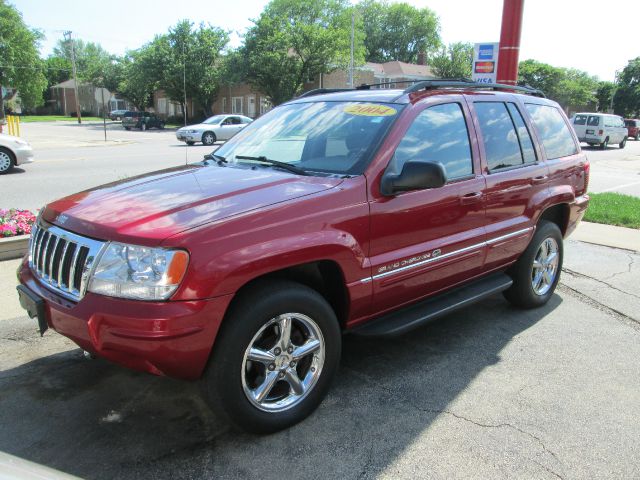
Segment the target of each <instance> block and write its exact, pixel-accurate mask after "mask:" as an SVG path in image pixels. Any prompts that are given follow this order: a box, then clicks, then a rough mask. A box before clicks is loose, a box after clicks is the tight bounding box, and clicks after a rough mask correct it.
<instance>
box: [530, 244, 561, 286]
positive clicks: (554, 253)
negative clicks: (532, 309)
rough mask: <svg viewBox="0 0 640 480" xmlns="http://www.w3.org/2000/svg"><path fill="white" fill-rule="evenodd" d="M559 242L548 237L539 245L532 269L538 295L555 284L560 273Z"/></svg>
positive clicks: (533, 283) (532, 281)
mask: <svg viewBox="0 0 640 480" xmlns="http://www.w3.org/2000/svg"><path fill="white" fill-rule="evenodd" d="M559 260H560V256H559V254H558V243H557V242H556V241H555V239H553V238H550V237H547V238H545V239H544V241H543V242H542V243H541V244H540V247H538V251H537V252H536V255H535V257H534V259H533V268H532V270H531V287H532V288H533V291H534V293H535V294H536V295H541V296H542V295H545V294H546V293H547V292H548V291H549V290H550V289H551V287H552V286H553V284H554V281H555V279H556V275H557V274H558V261H559Z"/></svg>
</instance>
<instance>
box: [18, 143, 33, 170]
mask: <svg viewBox="0 0 640 480" xmlns="http://www.w3.org/2000/svg"><path fill="white" fill-rule="evenodd" d="M14 152H15V154H16V165H22V164H24V163H31V162H33V149H32V148H31V145H20V146H19V147H18V148H16V149H15V150H14Z"/></svg>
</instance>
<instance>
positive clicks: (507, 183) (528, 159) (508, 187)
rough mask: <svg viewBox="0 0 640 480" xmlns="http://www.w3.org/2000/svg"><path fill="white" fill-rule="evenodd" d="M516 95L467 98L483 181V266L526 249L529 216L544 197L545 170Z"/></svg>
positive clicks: (505, 260)
mask: <svg viewBox="0 0 640 480" xmlns="http://www.w3.org/2000/svg"><path fill="white" fill-rule="evenodd" d="M503 98H504V100H502V101H500V99H503ZM516 98H517V97H513V96H506V97H505V96H495V97H489V98H488V99H486V100H478V99H477V98H474V97H470V99H473V102H472V104H471V105H472V108H473V109H474V111H475V112H476V115H475V120H476V122H477V125H476V129H477V131H478V139H479V143H480V151H481V154H482V168H483V173H484V175H485V178H486V182H487V188H486V198H485V206H486V219H487V225H486V230H487V257H486V261H485V270H493V269H495V268H499V267H501V266H503V265H504V264H506V263H508V262H510V261H512V260H513V259H515V258H516V257H518V255H520V254H521V253H522V252H523V251H524V249H525V248H526V246H527V244H528V243H529V239H530V238H531V235H532V233H533V227H534V221H533V218H534V217H536V215H537V213H538V209H539V205H540V203H541V202H542V200H543V199H545V198H546V197H547V183H548V180H549V172H548V169H547V166H546V165H545V163H544V162H543V161H542V157H541V152H540V151H539V150H538V149H537V148H536V146H535V142H533V137H532V134H531V126H530V125H529V124H528V123H527V121H526V120H525V119H526V115H525V114H523V105H522V104H520V103H518V102H517V100H516Z"/></svg>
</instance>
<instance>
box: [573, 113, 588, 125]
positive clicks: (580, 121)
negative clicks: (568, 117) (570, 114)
mask: <svg viewBox="0 0 640 480" xmlns="http://www.w3.org/2000/svg"><path fill="white" fill-rule="evenodd" d="M573 124H574V125H586V124H587V116H586V115H576V116H575V118H574V119H573Z"/></svg>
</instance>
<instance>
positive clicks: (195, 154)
mask: <svg viewBox="0 0 640 480" xmlns="http://www.w3.org/2000/svg"><path fill="white" fill-rule="evenodd" d="M107 128H108V130H107V139H108V141H107V142H105V141H104V133H103V129H102V123H91V124H88V125H87V124H82V125H78V124H77V123H74V122H54V123H23V124H22V125H21V133H22V137H23V138H24V139H26V140H28V141H29V142H30V143H31V144H32V146H33V148H34V150H35V162H34V163H32V164H27V165H24V166H23V167H18V168H16V169H15V171H14V172H13V173H12V174H9V175H4V176H2V177H0V188H1V191H2V197H1V200H0V208H11V207H13V208H28V209H31V210H37V209H39V208H41V207H42V206H43V205H45V204H46V203H47V202H50V201H52V200H56V199H58V198H60V197H63V196H65V195H69V194H71V193H75V192H78V191H81V190H84V189H87V188H91V187H95V186H97V185H101V184H104V183H108V182H112V181H116V180H120V179H123V178H127V177H132V176H134V175H139V174H141V173H145V172H150V171H154V170H160V169H162V168H169V167H173V166H176V165H184V164H185V163H190V162H196V161H200V160H202V156H203V155H205V154H207V153H210V152H211V150H212V148H211V147H206V146H203V145H202V144H200V143H198V144H196V145H194V146H191V147H188V146H186V145H185V144H184V143H182V142H179V141H178V140H177V139H176V137H175V131H173V130H169V129H167V130H147V131H146V132H140V131H137V130H136V131H134V130H132V131H126V130H124V129H123V128H122V127H121V126H120V124H119V123H115V122H108V123H107ZM582 147H583V151H584V152H586V154H587V157H588V158H589V160H590V161H591V175H590V183H589V191H591V192H603V191H615V192H619V193H626V194H630V195H636V196H640V161H638V160H640V142H636V141H634V140H629V141H628V142H627V146H626V148H625V149H623V150H620V149H619V148H618V147H617V146H610V147H609V148H608V149H607V150H606V151H601V150H598V149H596V148H591V147H589V146H587V145H584V144H583V145H582Z"/></svg>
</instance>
